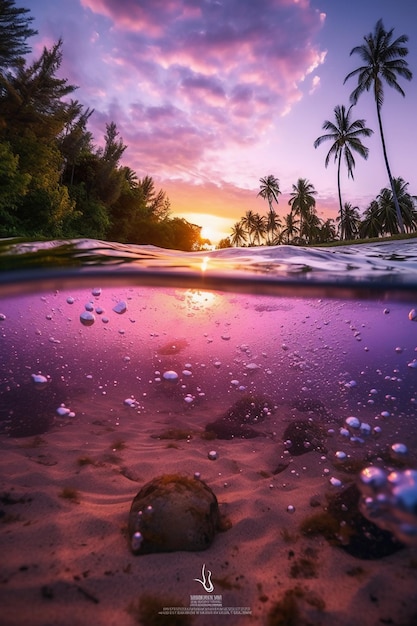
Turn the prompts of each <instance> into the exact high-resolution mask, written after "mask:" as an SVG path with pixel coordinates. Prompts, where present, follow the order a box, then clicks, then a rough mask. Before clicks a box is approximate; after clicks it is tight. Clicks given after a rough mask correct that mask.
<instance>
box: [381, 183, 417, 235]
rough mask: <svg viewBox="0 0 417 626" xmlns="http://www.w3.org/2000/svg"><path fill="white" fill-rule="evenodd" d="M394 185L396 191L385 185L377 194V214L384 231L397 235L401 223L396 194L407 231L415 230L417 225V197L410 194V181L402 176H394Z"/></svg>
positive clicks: (384, 232)
mask: <svg viewBox="0 0 417 626" xmlns="http://www.w3.org/2000/svg"><path fill="white" fill-rule="evenodd" d="M393 187H394V193H393V192H392V190H391V189H387V188H386V187H385V188H384V189H381V191H380V193H379V195H378V196H377V201H378V210H377V215H378V218H379V221H380V223H381V225H382V233H383V234H387V235H395V234H397V233H398V228H399V225H398V220H397V212H396V207H395V201H394V196H396V197H397V201H398V204H399V207H400V212H401V215H402V218H403V224H404V225H405V230H407V232H413V231H415V230H416V227H417V209H416V206H417V204H416V201H417V198H416V197H415V196H410V194H409V193H408V192H407V187H408V183H406V182H405V181H404V180H403V179H402V178H394V179H393Z"/></svg>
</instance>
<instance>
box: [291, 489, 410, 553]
mask: <svg viewBox="0 0 417 626" xmlns="http://www.w3.org/2000/svg"><path fill="white" fill-rule="evenodd" d="M360 495H361V494H360V491H359V489H358V487H357V486H356V485H355V484H352V485H350V486H349V487H347V488H346V489H344V490H343V491H341V492H339V493H337V494H333V495H331V496H329V497H328V504H327V507H326V509H325V510H324V511H323V512H322V513H318V514H316V515H312V516H311V517H307V518H306V519H304V520H303V522H302V523H301V531H302V532H303V534H305V535H307V536H315V535H322V536H324V537H325V538H326V539H327V540H328V541H329V543H331V544H332V545H336V546H338V547H340V548H342V549H343V550H345V551H346V552H348V553H349V554H350V555H351V556H354V557H356V558H358V559H363V560H373V559H381V558H383V557H386V556H388V555H390V554H393V553H394V552H397V551H398V550H400V549H401V548H403V547H404V544H402V543H401V542H400V541H398V540H397V539H396V538H395V537H394V535H393V534H392V533H391V532H389V531H387V530H382V529H381V528H379V527H378V526H376V524H374V523H373V522H371V521H369V520H367V519H366V517H364V516H363V515H362V513H361V511H360V509H359V502H360Z"/></svg>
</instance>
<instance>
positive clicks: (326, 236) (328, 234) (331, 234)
mask: <svg viewBox="0 0 417 626" xmlns="http://www.w3.org/2000/svg"><path fill="white" fill-rule="evenodd" d="M335 239H336V226H335V224H334V221H333V220H332V219H331V218H328V219H327V220H326V221H325V222H323V224H322V226H321V229H320V243H328V242H329V241H334V240H335Z"/></svg>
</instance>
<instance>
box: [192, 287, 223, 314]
mask: <svg viewBox="0 0 417 626" xmlns="http://www.w3.org/2000/svg"><path fill="white" fill-rule="evenodd" d="M184 295H185V301H186V303H187V307H190V308H192V309H193V310H198V309H199V308H202V309H209V308H211V307H214V306H216V305H217V306H219V305H220V298H219V295H218V294H215V293H213V292H212V291H200V290H199V289H187V291H186V292H185V293H184Z"/></svg>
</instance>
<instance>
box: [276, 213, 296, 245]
mask: <svg viewBox="0 0 417 626" xmlns="http://www.w3.org/2000/svg"><path fill="white" fill-rule="evenodd" d="M299 223H300V221H299V220H297V219H296V216H295V213H294V212H293V211H290V212H289V213H288V215H286V216H285V217H284V224H285V226H284V228H283V230H282V232H281V241H285V243H287V244H290V243H291V241H294V239H295V238H296V236H297V234H298V233H299V232H300V228H299V226H298V224H299Z"/></svg>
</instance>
